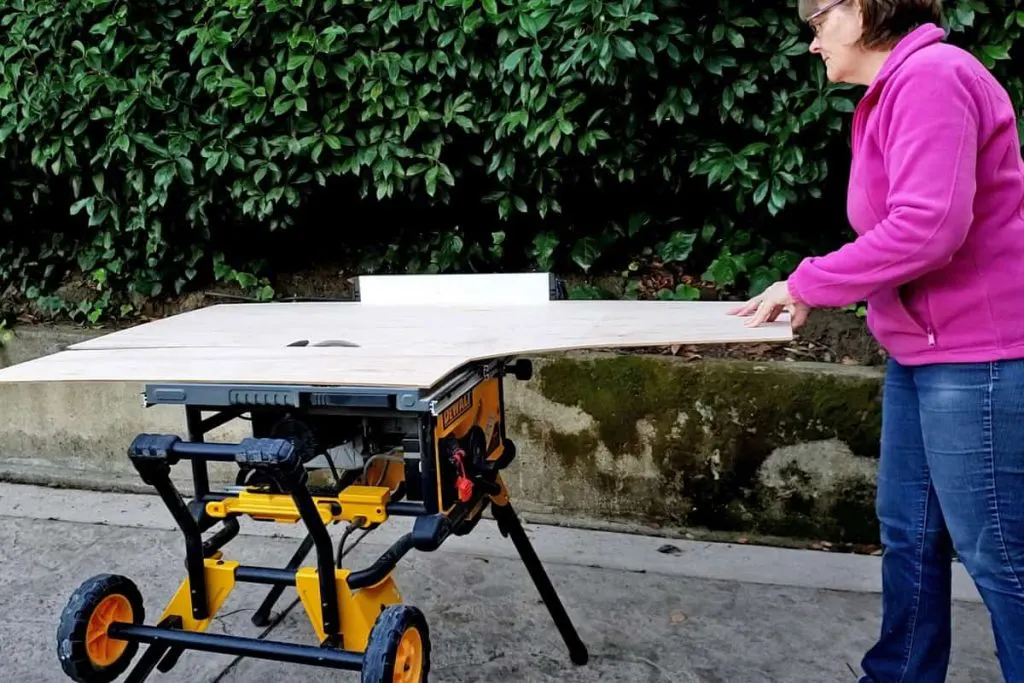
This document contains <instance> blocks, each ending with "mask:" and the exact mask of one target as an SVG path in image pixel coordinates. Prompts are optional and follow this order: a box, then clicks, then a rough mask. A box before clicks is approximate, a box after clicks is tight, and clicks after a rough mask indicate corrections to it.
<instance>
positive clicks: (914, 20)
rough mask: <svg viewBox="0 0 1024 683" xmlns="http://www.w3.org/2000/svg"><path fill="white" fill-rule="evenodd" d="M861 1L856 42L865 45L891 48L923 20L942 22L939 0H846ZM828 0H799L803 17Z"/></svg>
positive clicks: (803, 18)
mask: <svg viewBox="0 0 1024 683" xmlns="http://www.w3.org/2000/svg"><path fill="white" fill-rule="evenodd" d="M847 2H856V3H859V4H860V8H861V14H862V15H863V17H864V26H863V33H862V35H861V38H860V41H859V45H860V46H861V47H865V48H890V47H892V46H893V45H895V44H896V43H897V42H899V40H900V39H901V38H903V36H905V35H907V34H908V33H910V32H911V31H913V30H914V29H916V28H917V27H919V26H922V25H924V24H928V23H932V24H937V25H939V26H941V25H942V24H943V20H944V17H943V10H942V0H847ZM830 4H832V3H831V2H830V0H800V3H799V5H800V9H799V12H800V18H801V19H802V20H803V21H807V19H808V18H809V17H811V16H813V15H814V13H815V12H816V11H817V10H818V9H819V8H821V7H825V6H827V5H830Z"/></svg>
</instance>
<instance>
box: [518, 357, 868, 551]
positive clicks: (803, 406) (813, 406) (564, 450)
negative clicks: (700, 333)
mask: <svg viewBox="0 0 1024 683" xmlns="http://www.w3.org/2000/svg"><path fill="white" fill-rule="evenodd" d="M879 380H880V376H879V374H878V373H877V372H875V371H864V369H861V368H840V367H837V368H835V369H833V370H831V371H822V369H821V367H820V366H817V367H815V368H814V369H810V368H807V367H804V366H797V365H795V364H779V363H768V364H757V363H743V362H733V361H723V362H701V363H692V362H691V363H687V362H681V361H679V359H676V358H670V357H660V356H632V355H622V356H601V357H559V358H555V359H551V360H544V361H543V362H542V363H539V364H538V373H537V379H536V381H535V390H536V391H537V392H538V393H539V394H540V395H541V396H543V397H544V399H546V400H547V401H550V402H553V403H554V404H558V405H561V406H569V407H574V408H578V409H579V410H581V411H583V412H584V413H585V414H586V415H587V416H588V418H589V420H588V421H587V424H586V426H584V427H582V428H580V426H579V424H577V425H576V426H575V427H573V428H568V427H561V426H559V425H557V424H549V425H548V426H547V427H546V428H544V427H542V426H541V425H539V424H538V416H537V415H536V414H533V412H532V411H529V410H527V411H523V412H522V413H521V414H519V415H518V417H517V420H516V423H515V424H516V426H517V429H518V430H519V431H522V432H523V433H525V434H529V435H530V438H531V439H532V440H537V439H543V442H544V446H545V449H546V450H549V452H550V454H551V455H554V456H555V457H557V458H558V460H559V462H560V465H561V467H562V468H563V469H564V470H565V471H566V472H572V473H573V474H572V476H574V477H577V478H584V479H585V480H586V482H585V483H586V485H587V486H591V487H593V488H595V489H596V490H597V491H598V492H599V493H600V492H603V493H604V494H605V495H607V496H609V497H618V498H621V495H622V490H623V487H626V488H628V489H632V490H636V491H638V495H646V496H647V497H648V500H647V501H646V502H640V501H636V502H635V504H634V505H633V506H627V508H629V510H628V511H629V512H633V513H635V514H636V515H637V516H639V517H646V518H648V519H654V520H656V521H659V522H663V523H671V524H681V525H687V526H700V527H705V528H709V529H714V530H723V531H750V532H762V533H768V534H780V535H799V536H805V537H815V538H825V539H828V540H840V541H841V540H846V541H854V542H873V541H874V540H875V539H876V534H877V532H876V524H875V521H874V514H873V496H874V489H873V487H874V481H873V471H872V470H873V458H876V457H877V453H878V435H879V427H880V393H881V383H880V381H879ZM807 444H811V445H810V447H809V448H808V449H805V450H803V451H799V452H797V453H796V454H795V455H793V456H792V457H790V456H786V455H785V452H786V451H785V449H786V448H788V447H795V446H800V445H807ZM824 444H832V445H831V446H829V445H824ZM837 445H838V448H839V449H840V451H841V452H840V453H839V455H838V456H835V450H836V447H837ZM830 448H831V449H832V450H831V451H830V450H829V449H830ZM600 453H604V454H605V457H608V456H609V455H610V457H611V458H614V459H619V460H638V459H642V458H644V457H647V458H648V459H649V461H650V462H649V463H648V464H649V467H648V469H649V470H650V469H653V472H654V476H653V477H651V476H647V477H645V476H644V475H642V474H640V475H635V476H634V475H623V476H616V474H615V470H616V469H618V470H619V471H620V472H621V471H626V470H628V469H630V468H629V467H628V466H624V463H621V462H620V463H618V465H620V467H617V468H616V467H612V468H611V471H610V470H609V467H607V466H601V465H600V463H598V458H599V454H600ZM777 453H782V454H783V455H782V456H781V457H775V458H773V454H777ZM823 453H831V454H832V455H830V456H828V457H826V456H824V455H822V454H823ZM644 454H646V456H645V455H644ZM817 461H821V463H824V466H823V467H819V466H817V465H816V462H817ZM847 462H849V463H856V464H855V466H853V467H852V468H847V469H848V470H849V471H846V472H843V471H842V470H843V468H844V465H843V463H847ZM632 469H633V470H641V469H643V467H642V466H639V465H637V466H633V467H632ZM836 469H838V470H840V471H839V472H838V473H837V476H832V473H830V471H831V470H836ZM580 483H581V484H583V482H580ZM641 491H642V493H640V492H641Z"/></svg>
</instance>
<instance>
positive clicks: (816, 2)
mask: <svg viewBox="0 0 1024 683" xmlns="http://www.w3.org/2000/svg"><path fill="white" fill-rule="evenodd" d="M800 15H801V17H803V19H804V20H805V21H807V22H808V24H809V25H810V27H811V30H812V31H814V40H813V41H811V52H812V53H814V54H816V55H820V56H821V58H822V60H823V61H824V62H825V69H826V72H827V73H828V79H829V80H830V81H832V82H833V83H857V84H861V85H866V83H864V79H863V78H862V77H861V76H860V74H859V72H860V71H861V68H860V67H861V66H862V63H863V57H864V54H865V53H864V50H863V49H862V48H860V47H859V46H857V45H856V42H857V40H858V39H859V38H860V35H861V25H862V24H861V13H860V3H859V2H858V0H801V2H800Z"/></svg>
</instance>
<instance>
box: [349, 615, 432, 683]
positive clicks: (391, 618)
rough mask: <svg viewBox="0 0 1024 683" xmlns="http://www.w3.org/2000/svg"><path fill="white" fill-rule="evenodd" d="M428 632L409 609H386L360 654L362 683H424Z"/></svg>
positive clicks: (428, 662) (427, 654)
mask: <svg viewBox="0 0 1024 683" xmlns="http://www.w3.org/2000/svg"><path fill="white" fill-rule="evenodd" d="M429 672H430V629H429V628H428V627H427V619H426V617H424V616H423V612H421V611H420V610H419V608H417V607H413V606H412V605H389V606H388V607H386V608H384V610H383V611H382V612H381V613H380V616H379V617H377V621H376V622H375V623H374V624H373V629H371V630H370V640H369V643H368V644H367V646H366V652H365V653H364V654H363V671H362V677H361V678H360V681H361V683H427V674H428V673H429Z"/></svg>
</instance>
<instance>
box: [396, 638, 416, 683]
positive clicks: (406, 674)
mask: <svg viewBox="0 0 1024 683" xmlns="http://www.w3.org/2000/svg"><path fill="white" fill-rule="evenodd" d="M422 676H423V638H422V636H420V632H419V630H418V629H416V628H410V629H409V630H407V631H406V632H405V633H404V634H403V635H402V640H401V642H400V643H398V653H397V655H396V656H395V675H394V681H393V683H420V680H421V678H422Z"/></svg>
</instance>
